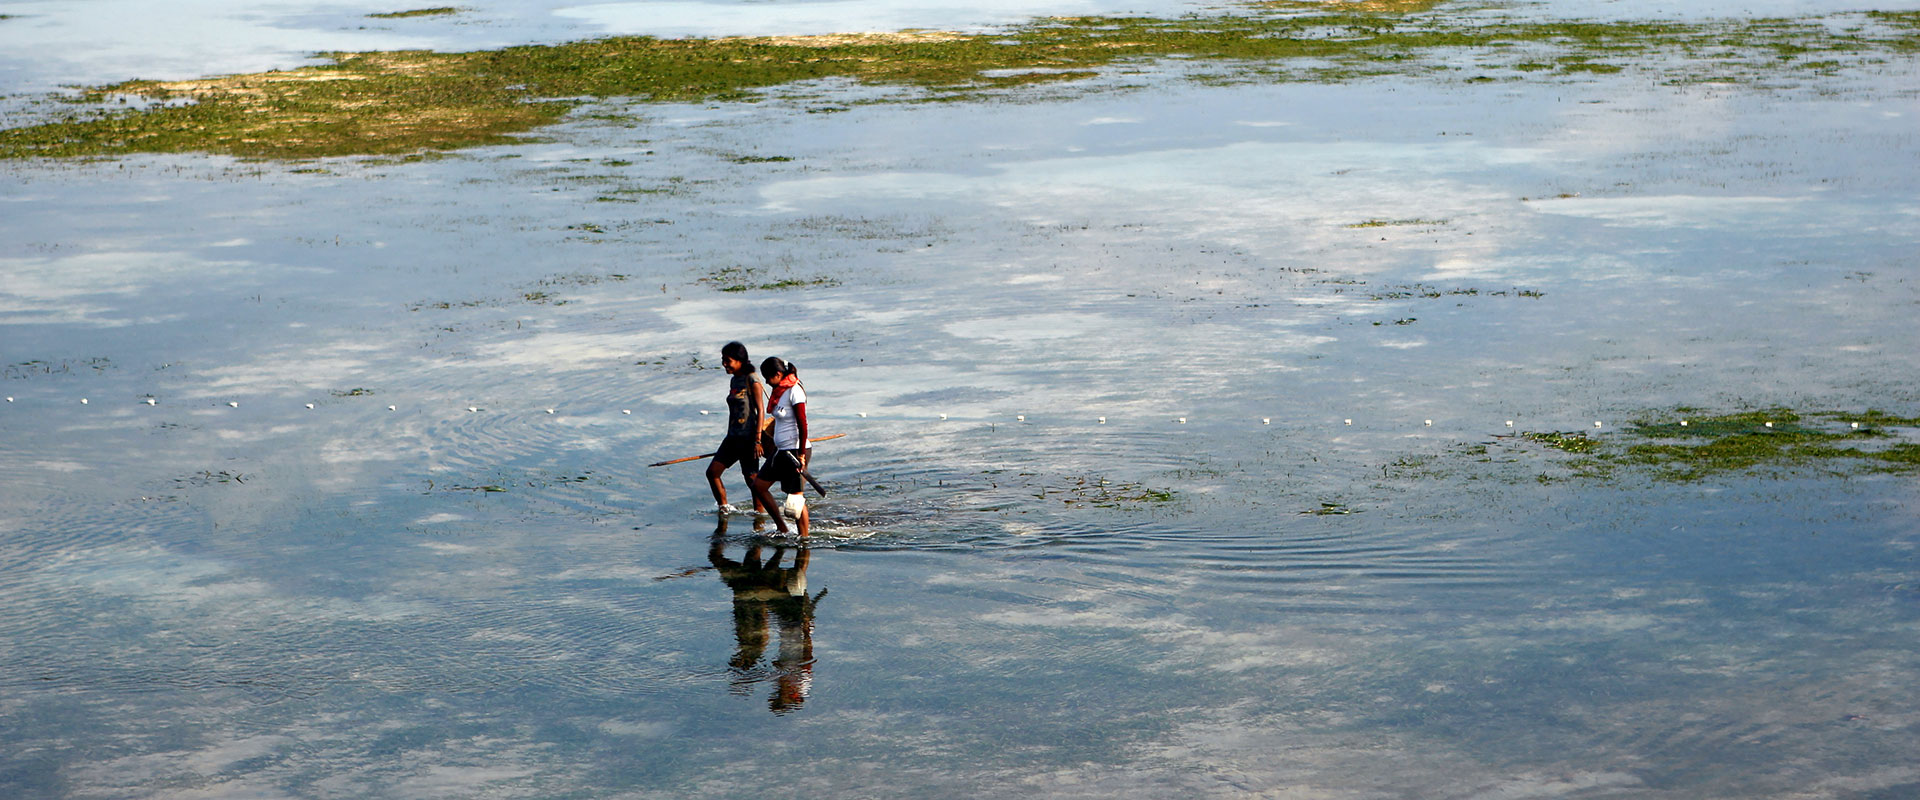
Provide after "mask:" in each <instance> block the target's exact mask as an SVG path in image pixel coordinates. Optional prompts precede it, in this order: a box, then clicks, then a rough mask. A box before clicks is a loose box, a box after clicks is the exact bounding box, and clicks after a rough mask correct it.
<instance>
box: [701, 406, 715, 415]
mask: <svg viewBox="0 0 1920 800" xmlns="http://www.w3.org/2000/svg"><path fill="white" fill-rule="evenodd" d="M712 413H713V412H711V411H708V410H706V409H704V408H703V409H700V416H703V417H704V416H707V415H708V414H712Z"/></svg>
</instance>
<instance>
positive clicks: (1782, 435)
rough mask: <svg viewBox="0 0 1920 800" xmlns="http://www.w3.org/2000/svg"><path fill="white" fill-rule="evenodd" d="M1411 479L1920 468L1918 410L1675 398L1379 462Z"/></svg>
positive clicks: (1549, 479)
mask: <svg viewBox="0 0 1920 800" xmlns="http://www.w3.org/2000/svg"><path fill="white" fill-rule="evenodd" d="M1381 470H1382V472H1383V473H1384V474H1386V475H1389V476H1398V477H1402V478H1408V479H1429V480H1431V479H1450V480H1489V479H1490V480H1500V481H1514V482H1526V481H1534V482H1539V483H1549V484H1551V483H1565V482H1570V481H1588V482H1605V481H1612V480H1623V479H1631V478H1634V477H1636V476H1637V477H1639V478H1642V479H1650V480H1655V481H1668V482H1681V483H1689V482H1694V481H1701V480H1706V479H1710V478H1715V477H1719V476H1728V475H1754V476H1780V475H1785V474H1790V473H1796V472H1806V471H1814V472H1817V473H1820V474H1827V475H1835V476H1856V475H1868V474H1906V475H1911V474H1916V473H1920V417H1902V416H1898V415H1895V414H1890V413H1887V412H1884V411H1878V410H1869V411H1865V412H1841V411H1820V412H1801V411H1795V410H1792V409H1788V408H1768V409H1757V410H1750V411H1740V412H1734V413H1727V414H1706V413H1702V412H1700V411H1699V410H1698V409H1691V408H1679V409H1672V410H1669V411H1664V412H1659V413H1658V414H1654V415H1650V416H1649V417H1648V418H1646V419H1641V420H1637V421H1634V422H1631V423H1629V424H1627V425H1625V426H1622V427H1620V428H1617V429H1607V430H1604V431H1603V430H1597V429H1596V430H1591V431H1539V432H1535V431H1526V432H1520V433H1516V434H1510V435H1502V436H1495V437H1493V438H1492V439H1491V440H1490V441H1487V442H1484V443H1479V444H1472V445H1455V446H1453V447H1452V448H1450V449H1449V450H1447V451H1446V452H1444V453H1440V454H1429V455H1413V456H1403V457H1401V458H1399V459H1398V460H1396V461H1394V462H1392V463H1391V464H1388V465H1386V466H1383V467H1381Z"/></svg>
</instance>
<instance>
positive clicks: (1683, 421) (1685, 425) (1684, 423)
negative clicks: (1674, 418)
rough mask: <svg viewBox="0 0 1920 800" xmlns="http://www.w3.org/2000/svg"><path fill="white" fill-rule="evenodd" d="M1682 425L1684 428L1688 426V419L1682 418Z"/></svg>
mask: <svg viewBox="0 0 1920 800" xmlns="http://www.w3.org/2000/svg"><path fill="white" fill-rule="evenodd" d="M1680 427H1682V428H1684V427H1687V421H1686V420H1684V419H1683V420H1680Z"/></svg>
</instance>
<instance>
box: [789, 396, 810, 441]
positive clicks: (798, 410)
mask: <svg viewBox="0 0 1920 800" xmlns="http://www.w3.org/2000/svg"><path fill="white" fill-rule="evenodd" d="M793 424H794V425H796V426H799V431H800V450H801V451H803V452H804V451H806V450H810V449H812V448H809V447H807V404H806V403H805V402H799V403H794V404H793Z"/></svg>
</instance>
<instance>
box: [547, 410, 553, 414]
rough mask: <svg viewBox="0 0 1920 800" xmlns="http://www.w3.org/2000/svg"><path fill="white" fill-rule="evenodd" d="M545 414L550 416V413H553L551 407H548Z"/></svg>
mask: <svg viewBox="0 0 1920 800" xmlns="http://www.w3.org/2000/svg"><path fill="white" fill-rule="evenodd" d="M547 415H548V416H552V415H553V409H551V408H549V409H547Z"/></svg>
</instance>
